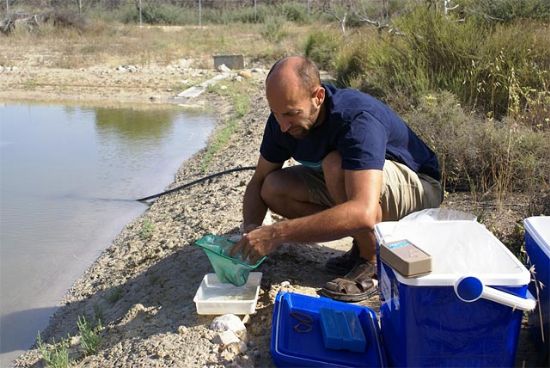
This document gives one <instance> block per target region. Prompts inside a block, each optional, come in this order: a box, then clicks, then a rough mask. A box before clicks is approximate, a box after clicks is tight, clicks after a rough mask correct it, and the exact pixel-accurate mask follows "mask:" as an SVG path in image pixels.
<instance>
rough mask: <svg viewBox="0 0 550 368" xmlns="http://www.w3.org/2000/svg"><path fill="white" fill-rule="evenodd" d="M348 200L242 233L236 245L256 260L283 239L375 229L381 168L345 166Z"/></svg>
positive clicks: (327, 237) (313, 238)
mask: <svg viewBox="0 0 550 368" xmlns="http://www.w3.org/2000/svg"><path fill="white" fill-rule="evenodd" d="M344 175H345V187H346V194H347V197H348V200H347V201H346V202H344V203H342V204H340V205H338V206H335V207H332V208H329V209H327V210H324V211H322V212H319V213H316V214H314V215H311V216H306V217H301V218H297V219H293V220H286V221H281V222H278V223H276V224H273V225H270V226H262V227H259V228H257V229H255V230H252V231H250V232H249V233H247V234H245V235H244V236H243V239H242V240H241V241H240V242H239V243H238V247H235V248H237V249H235V251H240V250H242V252H243V256H244V257H247V256H250V259H252V260H254V259H257V258H259V257H261V256H263V255H266V254H269V253H271V252H272V251H274V250H275V249H276V248H277V247H278V246H279V245H280V244H281V243H284V242H310V241H316V242H320V241H330V240H335V239H339V238H342V237H344V236H351V235H354V234H356V233H357V232H359V231H364V230H371V231H372V230H374V225H375V224H376V223H377V221H378V219H379V211H380V209H379V205H380V204H379V201H380V193H381V190H382V178H383V174H382V171H381V170H356V171H354V170H345V171H344Z"/></svg>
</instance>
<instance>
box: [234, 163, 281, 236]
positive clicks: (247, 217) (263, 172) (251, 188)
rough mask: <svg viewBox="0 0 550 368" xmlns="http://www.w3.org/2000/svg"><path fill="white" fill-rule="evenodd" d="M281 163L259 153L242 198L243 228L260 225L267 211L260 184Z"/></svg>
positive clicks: (250, 228) (245, 229)
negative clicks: (270, 160) (267, 158)
mask: <svg viewBox="0 0 550 368" xmlns="http://www.w3.org/2000/svg"><path fill="white" fill-rule="evenodd" d="M282 166H283V165H282V164H275V163H272V162H269V161H267V160H266V159H265V158H263V157H262V156H261V155H260V158H259V159H258V164H257V165H256V170H255V171H254V175H253V176H252V179H250V182H249V183H248V185H247V187H246V191H245V192H244V199H243V228H244V231H250V230H252V229H255V228H257V227H258V226H260V225H261V224H262V222H263V220H264V217H265V214H266V212H267V206H266V204H265V203H264V201H263V200H262V198H261V196H260V192H261V189H262V184H263V182H264V180H265V178H266V176H267V175H268V174H269V173H271V172H272V171H275V170H279V169H280V168H281V167H282Z"/></svg>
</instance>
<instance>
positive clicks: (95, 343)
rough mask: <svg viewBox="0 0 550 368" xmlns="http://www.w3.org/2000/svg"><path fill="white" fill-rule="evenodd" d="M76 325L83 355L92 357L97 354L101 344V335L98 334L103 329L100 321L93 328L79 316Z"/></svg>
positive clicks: (84, 318)
mask: <svg viewBox="0 0 550 368" xmlns="http://www.w3.org/2000/svg"><path fill="white" fill-rule="evenodd" d="M76 325H77V327H78V332H79V333H80V346H82V349H84V354H85V355H92V354H95V353H97V351H98V350H99V345H100V344H101V335H100V334H99V333H100V331H101V330H102V329H103V327H102V326H101V321H98V322H97V325H96V326H95V327H93V326H92V325H91V324H90V323H89V322H88V321H87V320H86V317H83V316H79V317H78V321H77V322H76Z"/></svg>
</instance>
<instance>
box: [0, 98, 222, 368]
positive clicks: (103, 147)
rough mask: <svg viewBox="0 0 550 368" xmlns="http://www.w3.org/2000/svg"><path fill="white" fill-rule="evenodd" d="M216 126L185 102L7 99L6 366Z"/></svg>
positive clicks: (0, 342)
mask: <svg viewBox="0 0 550 368" xmlns="http://www.w3.org/2000/svg"><path fill="white" fill-rule="evenodd" d="M214 123H215V121H214V118H213V117H211V116H204V115H199V114H191V113H184V112H182V111H181V110H177V109H154V110H133V109H110V108H83V107H67V106H56V105H53V106H52V105H28V104H8V105H6V104H4V105H2V104H0V366H2V367H4V366H7V365H9V362H10V360H12V359H14V358H15V357H16V356H17V355H18V354H19V353H21V352H22V351H23V350H25V349H27V348H29V347H30V346H31V345H32V344H33V342H34V340H35V338H36V335H37V331H38V330H42V329H44V328H45V327H46V326H47V323H48V319H49V317H50V316H51V315H52V314H53V312H54V311H55V309H56V307H57V306H58V305H59V302H60V300H61V298H62V297H63V295H64V294H65V293H66V291H67V290H68V288H69V287H70V286H71V285H72V283H73V282H74V281H75V280H76V279H77V278H78V277H79V276H80V275H81V274H82V273H83V272H84V271H85V270H86V269H87V268H88V267H89V266H90V265H91V264H92V262H93V261H94V260H95V259H96V258H97V257H98V256H99V255H100V254H101V252H102V250H104V249H105V248H106V247H107V246H108V245H109V244H110V242H111V241H112V240H113V239H114V237H115V236H116V234H117V233H118V232H120V230H121V229H122V228H123V226H124V225H125V224H126V223H128V222H130V221H131V220H132V219H133V218H135V217H137V216H138V215H139V214H140V213H142V212H143V211H144V210H145V209H146V206H145V205H144V204H141V203H139V202H136V201H135V200H133V199H135V198H141V197H145V196H147V195H149V194H154V193H157V192H161V191H162V190H163V189H164V188H165V187H166V186H167V185H168V184H170V182H172V180H173V178H174V174H175V172H176V171H177V169H178V167H179V166H180V165H181V163H182V162H183V161H184V160H185V159H187V158H189V157H190V156H191V155H192V154H194V153H195V152H197V151H198V150H199V149H201V148H203V147H204V146H205V144H206V140H207V137H208V135H209V134H210V132H211V130H212V128H213V126H214Z"/></svg>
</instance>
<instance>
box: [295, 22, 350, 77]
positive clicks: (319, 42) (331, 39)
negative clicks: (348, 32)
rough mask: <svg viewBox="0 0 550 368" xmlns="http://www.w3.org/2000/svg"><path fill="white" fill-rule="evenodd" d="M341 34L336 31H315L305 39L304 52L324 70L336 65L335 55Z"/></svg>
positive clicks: (340, 41) (340, 40)
mask: <svg viewBox="0 0 550 368" xmlns="http://www.w3.org/2000/svg"><path fill="white" fill-rule="evenodd" d="M342 41H343V40H342V36H341V35H340V33H338V32H331V31H327V32H318V31H317V32H315V33H312V34H310V35H309V36H308V38H307V40H306V45H305V50H304V54H305V56H307V57H308V58H310V59H312V60H313V61H314V62H315V63H317V65H318V66H319V67H320V68H322V69H326V70H334V68H335V67H336V63H335V56H336V55H337V54H338V52H339V50H340V48H341V45H342Z"/></svg>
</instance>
